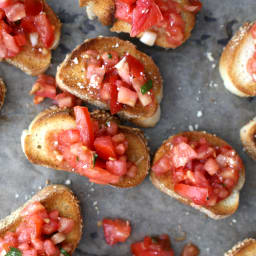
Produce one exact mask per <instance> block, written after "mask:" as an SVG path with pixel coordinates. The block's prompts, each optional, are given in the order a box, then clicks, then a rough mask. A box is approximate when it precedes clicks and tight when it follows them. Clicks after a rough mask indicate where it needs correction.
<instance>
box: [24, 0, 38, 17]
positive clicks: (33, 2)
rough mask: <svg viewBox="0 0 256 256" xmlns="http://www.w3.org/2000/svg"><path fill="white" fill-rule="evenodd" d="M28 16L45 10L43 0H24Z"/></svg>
mask: <svg viewBox="0 0 256 256" xmlns="http://www.w3.org/2000/svg"><path fill="white" fill-rule="evenodd" d="M24 4H25V10H26V15H27V16H36V15H38V14H39V13H40V12H41V11H42V10H43V3H42V1H41V0H24Z"/></svg>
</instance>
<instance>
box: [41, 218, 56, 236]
mask: <svg viewBox="0 0 256 256" xmlns="http://www.w3.org/2000/svg"><path fill="white" fill-rule="evenodd" d="M47 220H48V221H47V222H46V223H44V225H43V234H46V235H50V234H52V233H54V232H56V231H57V230H58V228H59V222H58V220H53V219H47Z"/></svg>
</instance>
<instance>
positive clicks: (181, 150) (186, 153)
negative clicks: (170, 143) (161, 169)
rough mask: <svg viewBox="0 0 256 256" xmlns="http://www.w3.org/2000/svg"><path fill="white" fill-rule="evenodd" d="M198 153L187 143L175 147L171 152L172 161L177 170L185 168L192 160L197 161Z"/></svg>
mask: <svg viewBox="0 0 256 256" xmlns="http://www.w3.org/2000/svg"><path fill="white" fill-rule="evenodd" d="M196 157H197V153H196V152H195V150H194V149H193V148H192V147H191V146H190V145H189V144H187V143H185V142H182V143H180V144H178V145H175V146H174V147H173V149H172V151H171V159H172V163H173V165H174V167H175V168H178V167H183V166H185V165H186V164H187V163H188V162H189V161H190V160H192V159H195V158H196Z"/></svg>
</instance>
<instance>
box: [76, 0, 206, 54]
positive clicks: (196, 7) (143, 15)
mask: <svg viewBox="0 0 256 256" xmlns="http://www.w3.org/2000/svg"><path fill="white" fill-rule="evenodd" d="M79 2H80V6H81V7H83V6H86V8H87V9H86V10H87V15H88V18H89V19H94V18H96V17H98V19H99V21H100V22H101V23H102V24H103V25H107V26H112V28H111V31H113V32H117V33H120V32H125V33H129V34H130V36H131V37H138V38H140V41H141V42H143V43H144V44H147V45H149V46H153V45H154V44H155V45H158V46H160V47H163V48H173V49H174V48H176V47H178V46H180V45H182V44H183V43H184V42H185V41H186V40H187V39H188V38H189V37H190V34H191V31H192V29H193V28H194V26H195V16H196V13H197V12H199V11H200V9H201V7H202V4H201V2H200V1H199V0H168V1H164V0H147V1H145V0H107V1H104V2H102V1H98V0H79Z"/></svg>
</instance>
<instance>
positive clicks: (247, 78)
mask: <svg viewBox="0 0 256 256" xmlns="http://www.w3.org/2000/svg"><path fill="white" fill-rule="evenodd" d="M253 25H254V23H245V24H244V25H243V26H242V27H240V29H239V30H238V31H237V32H236V34H235V35H234V36H233V38H232V39H231V40H230V41H229V43H228V45H227V46H226V47H225V48H224V50H223V52H222V55H221V58H220V64H219V71H220V75H221V77H222V79H223V81H224V85H225V87H226V89H228V90H229V91H230V92H231V93H233V94H235V95H237V96H240V97H251V96H256V82H255V81H253V79H252V77H251V75H250V74H249V73H248V71H247V62H248V60H249V59H250V58H251V57H252V56H253V54H254V51H255V43H256V40H255V39H253V37H252V35H251V33H250V30H251V28H252V26H253Z"/></svg>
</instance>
